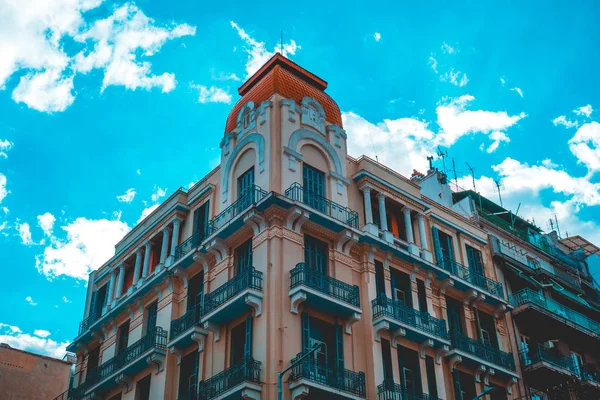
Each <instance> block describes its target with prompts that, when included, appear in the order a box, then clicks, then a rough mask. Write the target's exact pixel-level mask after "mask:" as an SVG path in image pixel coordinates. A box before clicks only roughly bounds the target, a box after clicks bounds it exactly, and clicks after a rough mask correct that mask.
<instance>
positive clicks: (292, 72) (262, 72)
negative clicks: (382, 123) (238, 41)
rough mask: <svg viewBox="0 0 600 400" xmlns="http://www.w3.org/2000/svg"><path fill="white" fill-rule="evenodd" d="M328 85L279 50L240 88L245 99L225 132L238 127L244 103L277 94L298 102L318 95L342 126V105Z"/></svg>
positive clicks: (330, 119) (231, 115)
mask: <svg viewBox="0 0 600 400" xmlns="http://www.w3.org/2000/svg"><path fill="white" fill-rule="evenodd" d="M326 88H327V82H325V81H324V80H322V79H321V78H319V77H318V76H316V75H314V74H312V73H310V72H309V71H307V70H305V69H304V68H302V67H300V66H299V65H298V64H296V63H294V62H292V61H290V60H288V59H287V58H285V57H283V56H282V55H280V54H279V53H277V54H275V55H274V56H273V57H271V59H270V60H269V61H267V63H266V64H265V65H263V66H262V67H261V69H259V70H258V71H257V72H256V73H255V74H254V75H252V76H251V77H250V78H249V79H248V80H247V81H246V83H244V84H243V85H242V86H241V87H240V88H239V89H238V93H239V94H240V95H241V96H242V98H241V99H240V100H239V101H238V102H237V103H236V104H235V106H233V109H232V110H231V112H230V113H229V116H228V117H227V124H226V125H225V132H231V131H233V130H234V129H235V126H236V121H237V115H238V113H239V112H240V110H241V109H242V107H243V106H244V104H246V103H247V102H249V101H253V102H254V105H255V106H259V105H260V103H262V102H263V101H265V100H267V99H269V97H271V96H272V95H273V94H274V93H279V94H280V95H281V96H283V97H285V98H287V99H293V100H294V101H296V103H298V104H300V103H301V102H302V99H303V98H304V97H305V96H309V97H312V98H314V99H315V100H317V101H318V102H319V103H320V104H321V106H322V107H323V109H324V110H325V120H326V121H327V122H329V123H331V124H337V125H339V126H340V127H341V126H342V115H341V113H340V108H339V107H338V105H337V104H336V103H335V101H333V99H332V98H331V97H329V95H328V94H326V93H325V92H324V90H325V89H326Z"/></svg>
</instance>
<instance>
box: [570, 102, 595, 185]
mask: <svg viewBox="0 0 600 400" xmlns="http://www.w3.org/2000/svg"><path fill="white" fill-rule="evenodd" d="M590 113H591V112H590ZM569 149H570V150H571V152H572V153H573V155H575V157H577V159H578V161H579V162H580V163H582V164H584V165H585V166H586V167H587V169H588V171H589V173H590V174H593V173H595V172H597V171H600V123H598V122H595V121H593V122H590V123H589V124H584V125H583V126H582V127H581V128H579V129H578V130H577V133H575V136H573V137H572V138H571V140H569Z"/></svg>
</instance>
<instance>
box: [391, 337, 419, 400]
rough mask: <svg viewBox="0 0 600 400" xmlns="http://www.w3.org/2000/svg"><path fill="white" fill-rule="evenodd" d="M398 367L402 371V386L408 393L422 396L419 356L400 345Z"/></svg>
mask: <svg viewBox="0 0 600 400" xmlns="http://www.w3.org/2000/svg"><path fill="white" fill-rule="evenodd" d="M397 351H398V366H399V370H400V384H401V385H402V386H403V387H405V388H406V390H407V392H408V393H411V394H412V393H414V394H421V393H423V388H422V386H421V371H420V363H419V354H418V353H417V352H416V351H413V350H410V349H409V348H406V347H404V346H400V345H398V347H397Z"/></svg>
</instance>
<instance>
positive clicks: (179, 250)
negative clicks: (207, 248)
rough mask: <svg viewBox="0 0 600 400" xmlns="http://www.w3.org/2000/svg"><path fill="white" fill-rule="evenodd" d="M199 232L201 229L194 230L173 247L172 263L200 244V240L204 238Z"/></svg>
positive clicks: (190, 252)
mask: <svg viewBox="0 0 600 400" xmlns="http://www.w3.org/2000/svg"><path fill="white" fill-rule="evenodd" d="M201 233H202V232H201V231H197V232H195V233H194V234H192V236H190V237H189V238H187V239H186V240H184V241H183V242H182V243H181V244H180V245H179V246H177V247H176V248H175V260H174V263H175V262H177V261H179V260H181V259H182V258H184V257H185V256H187V255H188V254H193V252H194V250H195V249H197V248H198V247H199V246H200V244H201V243H202V240H203V239H204V235H201ZM186 266H187V265H186Z"/></svg>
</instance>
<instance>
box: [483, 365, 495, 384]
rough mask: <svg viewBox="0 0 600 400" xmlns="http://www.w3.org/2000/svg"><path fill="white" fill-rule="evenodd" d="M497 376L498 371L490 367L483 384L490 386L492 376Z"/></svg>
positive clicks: (484, 375)
mask: <svg viewBox="0 0 600 400" xmlns="http://www.w3.org/2000/svg"><path fill="white" fill-rule="evenodd" d="M495 374H496V370H494V369H493V368H490V367H488V368H487V372H486V373H484V374H483V384H484V385H485V386H490V376H493V375H495Z"/></svg>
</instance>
